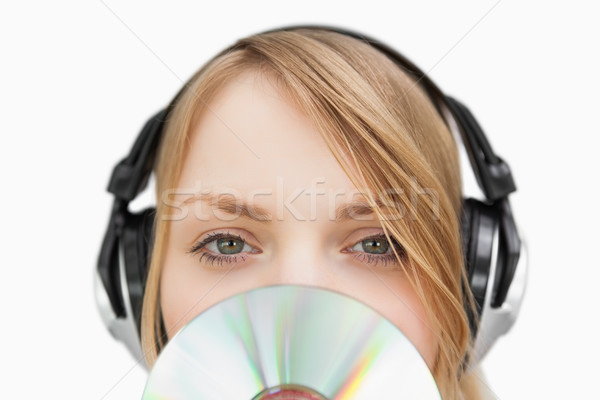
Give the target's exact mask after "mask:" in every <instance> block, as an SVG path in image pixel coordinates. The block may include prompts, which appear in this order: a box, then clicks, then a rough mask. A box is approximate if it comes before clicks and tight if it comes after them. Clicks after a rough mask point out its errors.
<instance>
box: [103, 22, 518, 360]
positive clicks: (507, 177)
mask: <svg viewBox="0 0 600 400" xmlns="http://www.w3.org/2000/svg"><path fill="white" fill-rule="evenodd" d="M295 29H320V30H327V31H333V32H337V33H341V34H344V35H347V36H350V37H353V38H355V39H358V40H361V41H363V42H366V43H368V44H369V45H371V46H372V47H375V48H376V49H378V50H379V51H381V52H382V53H384V54H385V55H387V56H388V57H389V58H390V59H391V60H392V61H394V62H395V63H396V64H397V65H398V66H399V67H400V68H401V69H403V70H404V71H405V72H406V73H408V74H409V75H411V76H412V77H413V78H414V79H415V80H416V81H417V83H419V84H420V85H421V86H422V87H423V89H424V90H425V92H426V93H427V95H428V96H429V98H430V99H431V101H432V103H433V104H434V105H435V107H436V109H437V111H438V112H439V113H440V115H441V116H442V119H443V120H444V121H445V122H446V123H447V124H448V126H449V127H450V130H451V131H452V132H453V133H455V134H457V136H460V137H461V141H462V143H463V145H464V148H465V150H466V153H467V155H468V157H469V161H470V165H471V167H472V170H473V172H474V175H475V178H476V180H477V183H478V185H479V187H480V188H481V190H482V192H483V194H484V195H485V200H483V201H482V200H477V199H474V198H463V206H462V215H461V238H462V245H463V252H464V256H465V266H466V269H467V276H468V283H465V282H463V290H464V291H467V290H470V291H471V292H472V294H473V297H474V299H475V304H476V315H475V314H474V313H473V312H471V309H470V307H468V305H466V304H465V310H466V312H467V315H468V316H469V325H470V329H471V335H472V338H473V339H474V348H473V352H472V354H471V357H470V359H469V360H465V362H467V361H468V364H469V365H470V366H472V365H476V364H477V363H478V362H479V361H480V360H481V359H482V358H483V357H484V356H485V354H486V353H487V351H488V350H489V349H490V347H491V346H492V345H493V344H494V343H495V341H496V339H497V338H498V337H499V336H501V335H503V334H505V333H506V332H508V330H509V329H510V328H511V327H512V325H513V324H514V322H515V320H516V317H517V315H518V312H519V309H520V306H521V302H522V299H523V297H524V292H525V286H526V276H527V265H528V262H527V254H526V252H525V250H526V247H525V243H524V242H523V241H522V240H521V237H520V235H519V231H518V229H517V226H516V224H515V220H514V218H513V215H512V211H511V207H510V203H509V200H508V196H509V194H510V193H512V192H514V191H516V186H515V183H514V180H513V177H512V174H511V171H510V168H509V166H508V164H507V163H506V162H505V161H504V160H503V159H502V158H500V157H499V156H498V155H496V154H495V153H494V151H493V150H492V147H491V145H490V143H489V142H488V140H487V138H486V137H485V134H484V133H483V130H482V129H481V127H480V126H479V124H478V123H477V121H476V120H475V118H474V117H473V115H472V114H471V112H470V111H469V110H468V108H467V107H466V106H465V105H463V104H461V103H460V102H459V101H458V100H456V99H454V98H452V97H450V96H446V95H445V94H443V93H442V91H441V90H440V89H439V88H438V87H437V86H436V85H435V84H434V83H433V81H432V80H430V79H429V77H427V75H425V73H424V72H422V71H421V70H420V69H419V68H417V67H416V66H415V65H414V64H413V63H412V62H410V61H409V60H408V59H407V58H405V57H404V56H402V55H401V54H400V53H398V52H396V51H395V50H394V49H392V48H391V47H388V46H387V45H385V44H383V43H381V42H379V41H377V40H375V39H373V38H370V37H367V36H365V35H362V34H359V33H356V32H353V31H349V30H345V29H339V28H334V27H328V26H319V25H301V26H300V25H299V26H290V27H285V28H279V29H274V30H269V31H267V32H265V33H269V32H274V31H289V30H295ZM235 48H236V44H234V45H232V46H231V47H229V48H228V49H226V50H224V51H223V52H222V53H220V54H223V53H225V52H227V51H231V50H233V49H235ZM186 86H187V84H186V85H184V87H183V88H182V89H181V90H180V91H179V93H178V94H177V95H176V96H175V98H174V99H173V100H172V101H171V103H170V104H169V106H168V107H167V108H165V109H163V110H161V111H159V112H158V113H157V114H155V115H154V116H153V117H151V118H150V119H149V120H148V121H147V122H146V124H145V125H144V127H143V129H142V131H141V133H140V134H139V136H138V137H137V139H136V140H135V143H134V145H133V148H132V149H131V151H130V152H129V154H128V155H127V156H126V157H125V158H123V159H122V160H121V161H120V162H119V163H118V164H117V165H116V166H115V167H114V169H113V172H112V176H111V178H110V182H109V184H108V188H107V190H108V191H109V192H110V193H112V194H113V195H114V202H113V207H112V210H111V213H110V219H109V223H108V228H107V230H106V234H105V236H104V240H103V242H102V247H101V250H100V254H99V257H98V264H97V269H96V274H95V294H96V302H97V305H98V309H99V312H100V315H101V317H102V319H103V321H104V323H105V325H106V326H107V328H108V329H109V331H110V332H111V333H112V335H113V336H114V337H115V338H116V339H117V340H120V341H121V342H123V343H124V344H125V345H126V347H127V348H128V349H129V351H130V352H131V353H132V355H133V356H134V357H135V358H136V359H137V360H138V361H141V360H142V359H143V355H142V349H141V341H140V332H141V329H140V326H141V314H142V312H141V311H142V300H143V296H144V288H145V281H146V276H147V272H148V271H147V270H148V266H149V257H150V254H151V250H152V244H153V242H154V238H153V223H154V216H155V212H156V211H155V209H154V208H152V207H150V208H146V209H144V210H143V211H141V212H136V213H133V212H130V211H129V210H128V205H129V203H130V202H131V201H132V200H133V199H135V198H136V197H137V195H138V194H139V193H140V192H142V191H143V190H144V189H145V187H146V185H147V183H148V179H149V177H150V174H151V172H152V167H153V165H154V160H155V155H156V151H157V147H158V143H159V140H160V137H161V135H162V131H163V127H164V122H165V121H166V119H167V116H168V113H169V112H170V110H171V109H172V108H173V107H174V105H175V103H176V101H177V99H178V98H179V96H180V95H181V94H182V93H183V91H184V89H185V87H186ZM448 117H450V118H451V119H452V120H453V121H454V124H455V125H456V126H452V124H451V123H449V122H448V121H449V120H448ZM456 130H458V132H456ZM477 321H479V323H477Z"/></svg>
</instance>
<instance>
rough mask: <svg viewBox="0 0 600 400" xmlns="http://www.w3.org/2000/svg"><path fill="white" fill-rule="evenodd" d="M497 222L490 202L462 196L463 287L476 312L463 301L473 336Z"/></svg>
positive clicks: (485, 284)
mask: <svg viewBox="0 0 600 400" xmlns="http://www.w3.org/2000/svg"><path fill="white" fill-rule="evenodd" d="M497 225H498V216H497V212H496V210H495V209H494V208H493V207H492V206H490V205H487V204H485V203H483V202H481V201H479V200H476V199H472V198H468V199H464V200H463V209H462V216H461V239H462V245H463V254H464V260H465V268H466V272H467V278H468V288H469V289H467V288H465V285H463V289H464V290H470V291H471V294H472V295H473V298H474V300H475V305H476V311H477V315H473V312H472V311H471V307H469V305H468V303H466V302H465V311H466V312H467V315H468V317H469V324H470V326H471V336H472V338H473V339H475V337H476V335H477V329H478V326H477V320H478V319H479V318H480V317H481V311H482V308H483V305H484V304H485V296H486V292H487V286H488V282H489V278H490V276H489V275H490V268H491V263H492V256H493V255H492V252H493V249H492V241H493V238H494V231H495V229H496V227H497Z"/></svg>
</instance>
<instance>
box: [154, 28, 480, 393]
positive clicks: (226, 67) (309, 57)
mask: <svg viewBox="0 0 600 400" xmlns="http://www.w3.org/2000/svg"><path fill="white" fill-rule="evenodd" d="M249 70H253V71H256V72H259V73H262V74H264V75H266V76H268V77H269V78H271V79H272V81H273V82H274V83H275V84H276V85H277V87H278V88H280V90H281V92H282V93H283V94H284V95H285V96H286V97H287V98H288V99H289V101H291V102H293V104H294V105H295V106H296V107H297V108H298V109H299V110H301V111H302V112H304V113H305V114H306V115H307V116H309V117H310V118H311V120H312V121H313V123H314V124H315V127H316V128H317V130H318V131H319V132H320V133H321V135H322V136H323V138H324V140H325V142H326V143H327V146H328V147H329V149H330V150H331V152H332V154H333V155H334V157H335V158H336V160H337V161H338V163H339V164H340V166H341V167H342V168H343V169H344V171H345V172H346V174H347V175H348V177H349V178H350V180H351V181H352V183H353V184H354V185H355V186H356V187H357V188H369V189H370V191H373V192H374V193H378V194H380V197H379V198H375V197H374V196H373V195H372V194H371V193H369V191H367V193H363V194H364V195H365V197H366V199H367V201H368V202H369V204H370V205H371V206H372V207H373V209H374V210H375V212H376V214H377V216H378V217H379V220H380V222H381V224H382V227H383V229H384V232H385V234H386V237H387V238H388V240H390V236H392V237H394V238H395V239H396V240H397V241H398V242H399V243H401V244H402V246H403V247H404V250H405V254H404V255H403V260H400V255H399V254H396V257H397V258H398V260H399V261H402V263H403V264H404V265H405V266H406V269H407V271H408V272H409V274H408V275H409V277H410V280H411V284H412V285H413V287H414V289H415V291H416V292H417V294H418V296H419V298H420V300H421V302H422V303H423V305H424V307H425V309H426V310H427V313H428V317H429V321H431V322H430V328H431V329H432V332H433V334H434V335H435V337H436V338H437V340H438V343H439V351H438V353H437V358H436V360H435V365H434V367H433V370H432V373H433V375H434V378H435V379H436V382H437V384H438V387H439V388H440V392H441V394H442V397H443V398H444V399H455V398H464V396H465V395H467V392H468V393H469V397H468V398H470V399H479V398H480V397H479V395H477V394H476V393H475V392H477V390H476V388H475V389H473V387H475V386H477V384H476V382H475V383H473V382H474V381H473V379H474V378H473V376H469V375H467V376H465V375H464V372H463V371H462V366H463V360H464V358H465V356H466V355H467V354H468V353H469V351H470V348H471V345H472V343H471V339H470V330H469V322H468V318H467V314H466V312H465V309H464V305H463V304H469V305H471V307H472V306H473V300H472V298H471V296H470V292H468V291H467V293H468V294H467V295H466V297H465V294H464V293H463V289H462V286H461V282H462V281H463V280H464V282H466V280H465V279H464V278H465V268H464V262H463V254H462V246H461V238H460V229H459V228H460V213H461V204H462V187H461V179H460V168H459V162H458V152H457V147H456V143H455V141H454V138H453V136H452V134H451V132H450V131H449V130H448V128H447V126H446V124H445V122H444V120H443V119H442V117H441V116H440V115H439V113H438V112H437V110H436V108H435V107H434V105H433V104H432V102H431V100H430V99H429V98H428V97H427V95H426V94H425V93H424V91H423V90H422V89H421V88H420V86H419V85H418V84H417V82H415V80H414V79H413V78H411V77H410V76H409V75H408V74H407V73H405V72H404V71H403V70H402V69H401V68H399V67H398V65H396V64H395V63H394V62H393V61H392V60H390V59H389V58H387V57H386V56H385V55H384V54H383V53H381V52H380V51H378V50H376V49H374V48H373V47H371V46H370V45H368V44H367V43H364V42H361V41H359V40H356V39H354V38H351V37H349V36H347V35H343V34H339V33H335V32H331V31H327V30H319V29H296V30H292V31H274V32H269V33H263V34H258V35H254V36H251V37H248V38H245V39H242V40H240V41H238V42H237V43H236V44H235V45H234V46H233V47H231V48H230V49H227V50H226V51H224V52H222V53H220V54H218V55H217V56H216V57H215V58H213V59H212V60H211V61H210V62H209V63H207V64H206V65H205V66H204V67H203V68H201V69H200V70H199V71H198V72H197V73H196V74H195V75H194V76H193V77H192V78H191V79H190V81H189V82H188V84H186V87H185V88H184V89H183V90H182V92H181V93H180V95H179V96H178V99H177V101H176V102H175V103H174V105H173V107H172V109H171V112H170V114H169V118H168V120H167V122H166V126H165V131H164V134H163V137H162V139H161V140H162V141H161V143H160V147H159V151H158V156H157V161H156V165H155V168H154V173H155V177H156V196H157V199H158V200H160V199H161V194H162V193H163V192H164V191H165V190H167V189H168V188H172V187H174V185H175V184H176V183H177V182H178V179H179V176H180V173H181V170H182V165H183V162H184V160H185V157H186V155H187V149H188V148H189V133H190V131H191V128H192V127H193V126H194V125H195V124H196V122H197V120H198V118H199V116H200V114H201V113H202V110H205V109H206V106H207V104H208V103H209V102H210V101H211V99H212V98H213V97H214V96H215V94H216V93H217V92H218V90H219V89H220V88H222V87H223V86H224V85H225V84H226V83H227V82H228V81H230V80H231V79H232V78H234V77H236V76H238V75H240V74H241V73H242V72H245V71H249ZM389 188H394V190H392V191H390V190H389ZM407 194H413V195H411V196H407ZM414 194H416V195H418V196H420V197H419V198H418V201H417V202H415V197H414ZM377 200H380V201H381V202H383V204H387V205H393V207H386V208H385V215H384V210H383V208H382V207H380V205H379V204H381V203H379V204H378V203H377ZM168 212H169V211H168V209H167V207H166V206H164V204H163V203H162V202H161V201H157V213H156V218H155V226H154V230H155V231H154V232H155V238H156V241H155V243H154V247H153V251H152V255H151V265H150V269H149V273H148V279H147V283H146V291H145V295H144V304H143V312H142V346H143V349H144V353H145V357H146V363H147V364H148V365H149V366H152V364H153V363H154V361H155V359H156V357H157V355H158V353H159V351H160V350H161V349H162V347H163V346H164V345H165V342H166V335H165V332H164V328H163V325H162V317H161V310H160V302H159V297H160V296H159V282H160V273H161V265H162V262H163V256H164V253H165V244H166V243H167V241H168V234H169V226H168V222H167V219H166V218H163V216H164V215H166V213H168ZM467 387H470V388H471V389H467Z"/></svg>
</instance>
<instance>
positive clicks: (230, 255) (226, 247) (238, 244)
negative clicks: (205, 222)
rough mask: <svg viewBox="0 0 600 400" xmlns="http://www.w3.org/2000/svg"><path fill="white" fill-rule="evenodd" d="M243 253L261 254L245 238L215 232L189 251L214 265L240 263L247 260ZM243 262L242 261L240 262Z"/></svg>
mask: <svg viewBox="0 0 600 400" xmlns="http://www.w3.org/2000/svg"><path fill="white" fill-rule="evenodd" d="M243 251H246V253H247V252H250V253H260V251H257V250H256V249H254V248H253V247H252V246H250V245H249V244H247V243H246V241H245V240H244V238H242V237H241V236H239V235H234V234H231V233H229V232H227V233H225V232H213V233H212V234H209V235H208V237H207V238H206V239H204V240H202V241H200V242H198V243H196V244H194V246H193V247H192V248H191V249H189V250H188V253H189V254H192V255H197V254H200V259H199V260H198V261H202V260H203V259H204V260H205V262H206V263H207V264H210V265H214V264H216V263H218V264H219V265H223V263H224V262H225V263H238V262H242V261H244V260H245V259H246V256H245V255H244V254H246V253H242V252H243ZM240 260H241V261H240Z"/></svg>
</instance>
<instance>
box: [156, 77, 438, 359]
mask: <svg viewBox="0 0 600 400" xmlns="http://www.w3.org/2000/svg"><path fill="white" fill-rule="evenodd" d="M190 140H191V142H190V145H191V147H190V149H189V155H188V156H187V158H186V159H185V163H184V165H183V172H182V175H181V179H180V181H179V182H178V185H177V188H176V189H175V190H173V191H172V195H171V197H170V198H169V200H168V201H169V205H170V206H172V207H176V208H175V209H174V210H173V215H172V216H170V219H171V221H170V222H169V223H170V234H169V237H168V244H167V249H166V253H165V259H164V263H163V271H162V275H161V285H160V303H161V308H162V314H163V318H164V324H165V327H166V329H167V332H168V335H169V337H172V336H173V335H174V334H175V333H176V332H177V331H178V330H179V329H180V328H182V327H183V326H184V325H185V324H187V323H188V322H190V321H191V320H192V319H193V318H194V317H195V316H197V315H198V314H200V313H201V312H202V311H204V310H206V309H207V308H209V307H210V306H212V305H214V304H215V303H217V302H219V301H220V300H223V299H225V298H227V297H230V296H232V295H235V294H238V293H240V292H243V291H246V290H249V289H253V288H257V287H260V286H267V285H272V284H301V285H311V286H318V287H322V288H326V289H331V290H334V291H337V292H341V293H344V294H347V295H349V296H351V297H354V298H356V299H358V300H360V301H362V302H363V303H365V304H367V305H370V306H371V307H373V308H374V309H376V310H377V311H379V312H380V313H381V314H382V315H383V316H385V317H386V318H388V319H389V320H390V321H391V322H393V323H394V324H395V325H396V326H397V327H398V328H400V329H401V330H402V331H403V332H404V334H405V335H406V336H407V337H408V339H410V340H411V341H412V342H413V344H414V345H415V346H416V348H417V349H418V350H419V351H420V353H421V355H422V356H423V357H424V359H425V361H426V363H427V364H428V366H429V367H430V368H431V367H432V366H433V362H434V359H435V355H436V351H437V342H436V340H435V337H434V335H433V333H432V331H431V329H430V328H429V326H430V324H429V321H428V319H427V316H426V313H425V310H424V308H423V307H422V305H421V303H420V301H419V299H418V297H417V295H416V293H415V291H414V290H413V289H412V287H411V285H410V284H409V282H408V279H407V277H406V275H405V273H404V272H403V270H402V266H401V265H400V264H398V263H397V262H396V259H395V257H394V255H393V252H392V249H391V246H392V245H393V244H392V243H389V242H387V241H386V239H385V236H383V229H382V228H381V224H380V223H379V221H378V220H377V218H376V216H375V214H372V213H371V214H368V213H365V212H361V210H362V211H364V209H361V207H360V205H355V206H354V207H353V208H350V209H346V210H347V211H349V213H346V214H344V213H342V212H339V211H338V210H341V209H342V208H340V207H341V205H342V204H343V203H347V202H351V201H353V202H361V200H362V202H364V197H363V196H362V195H360V193H359V190H357V189H356V188H355V187H354V186H353V184H352V183H351V181H350V180H349V178H348V177H347V176H346V174H345V173H344V171H343V170H342V168H341V167H340V166H339V165H338V163H337V161H336V160H335V158H334V156H333V155H332V154H331V152H330V151H329V149H328V148H327V146H326V144H325V142H324V141H323V139H322V138H321V136H320V135H319V133H318V132H317V131H316V130H315V128H314V127H313V126H312V124H311V122H310V120H309V119H308V118H307V117H305V116H304V115H303V114H301V113H300V112H298V111H297V110H296V109H295V108H294V107H293V106H292V105H291V104H290V103H289V102H288V101H286V100H285V99H284V98H283V97H282V96H281V95H280V94H279V92H278V90H277V89H276V88H275V87H274V86H273V85H272V84H271V83H270V82H269V80H268V78H266V77H264V76H262V75H259V74H256V73H250V72H248V73H245V74H243V75H241V76H240V77H238V78H237V79H235V80H233V81H232V82H230V83H228V84H227V85H226V86H225V87H224V88H223V89H222V90H221V91H220V93H219V94H218V95H217V96H216V97H215V99H214V100H213V101H212V102H210V103H209V104H208V109H207V111H206V112H205V113H204V114H203V115H202V116H201V118H200V119H199V122H198V124H197V126H195V127H194V129H193V131H192V134H191V137H190ZM209 192H210V194H209ZM181 203H183V204H181ZM244 206H245V207H247V208H245V207H244ZM267 215H268V216H267ZM344 215H345V217H344ZM338 216H340V217H341V218H340V219H339V220H337V221H336V217H338ZM380 235H381V236H382V237H379V236H380ZM399 254H400V253H399Z"/></svg>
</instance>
